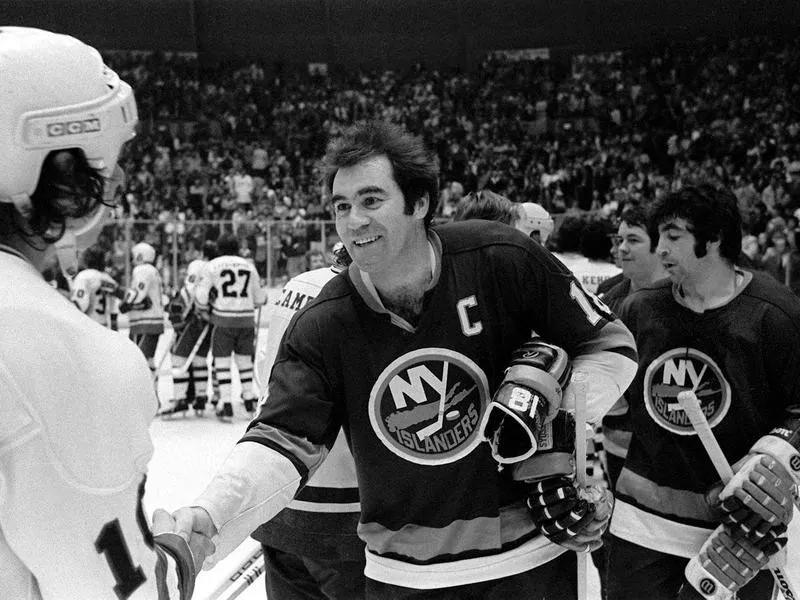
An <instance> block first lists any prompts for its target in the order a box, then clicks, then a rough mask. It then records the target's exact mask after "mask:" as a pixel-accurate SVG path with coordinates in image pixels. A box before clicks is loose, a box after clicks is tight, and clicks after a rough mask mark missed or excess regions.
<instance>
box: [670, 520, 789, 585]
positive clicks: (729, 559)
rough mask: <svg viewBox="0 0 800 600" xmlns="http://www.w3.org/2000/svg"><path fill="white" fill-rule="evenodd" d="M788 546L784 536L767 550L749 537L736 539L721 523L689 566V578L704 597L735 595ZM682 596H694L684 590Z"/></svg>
mask: <svg viewBox="0 0 800 600" xmlns="http://www.w3.org/2000/svg"><path fill="white" fill-rule="evenodd" d="M785 545H786V538H782V539H781V540H780V541H779V543H776V544H775V545H774V546H773V548H771V549H770V551H769V552H765V551H764V550H762V549H760V548H757V547H756V546H754V545H753V544H751V543H750V542H749V541H748V540H745V539H741V538H739V539H735V538H734V537H733V536H732V535H731V534H730V533H729V532H728V531H727V528H726V526H724V525H720V526H719V527H718V528H717V529H716V530H714V533H712V534H711V536H710V537H709V538H708V540H706V542H705V543H704V544H703V547H702V548H700V554H699V555H698V556H696V557H695V558H693V559H692V560H690V561H689V564H687V565H686V569H685V575H686V580H687V581H688V582H689V584H691V586H692V587H693V588H694V589H695V590H696V591H697V592H698V593H699V595H700V597H702V598H710V599H712V600H726V599H728V598H732V597H733V595H734V594H735V593H736V592H737V591H738V590H740V589H741V588H742V587H743V586H744V585H746V584H747V583H748V582H749V581H750V580H751V579H753V577H755V576H756V575H757V574H758V572H759V571H760V570H761V569H762V568H764V567H766V566H767V563H768V562H769V559H770V557H771V556H772V554H775V553H776V552H778V551H779V550H780V549H781V548H782V547H783V546H785ZM687 591H688V590H687ZM679 597H680V598H691V597H692V595H691V594H686V593H682V594H680V595H679ZM695 597H696V596H695Z"/></svg>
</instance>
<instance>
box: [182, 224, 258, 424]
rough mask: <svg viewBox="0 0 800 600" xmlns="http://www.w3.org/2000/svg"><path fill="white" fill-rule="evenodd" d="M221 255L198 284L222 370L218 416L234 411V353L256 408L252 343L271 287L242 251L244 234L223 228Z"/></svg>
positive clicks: (248, 405)
mask: <svg viewBox="0 0 800 600" xmlns="http://www.w3.org/2000/svg"><path fill="white" fill-rule="evenodd" d="M217 253H218V254H219V256H217V258H215V259H213V260H211V261H209V263H208V264H207V265H206V266H205V268H204V269H203V270H202V271H201V276H200V277H199V279H198V281H197V283H196V284H195V300H196V302H197V307H198V308H199V309H200V310H201V311H203V313H204V314H205V315H206V318H207V319H208V320H209V322H210V323H211V324H212V325H213V326H214V333H213V335H212V338H211V353H212V354H213V356H214V370H215V371H216V373H217V380H218V381H219V391H220V405H221V406H219V407H218V408H217V416H218V417H220V418H222V419H226V420H227V419H230V418H232V417H233V402H232V399H231V355H232V356H233V360H234V361H235V362H236V370H237V371H238V372H239V382H240V383H241V389H242V404H243V405H244V409H245V411H246V412H247V413H249V414H254V413H255V408H256V396H255V394H254V393H253V355H254V351H253V344H254V342H255V329H254V328H255V313H256V308H257V307H259V306H261V305H262V304H264V303H266V301H267V290H266V289H265V288H262V287H261V285H260V283H259V277H258V272H257V271H256V268H255V266H254V265H253V263H252V262H251V261H249V260H247V259H245V258H242V257H241V256H239V240H238V238H237V237H236V236H235V235H233V234H228V233H225V234H222V235H221V236H220V237H219V239H218V240H217Z"/></svg>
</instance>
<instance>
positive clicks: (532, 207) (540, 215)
mask: <svg viewBox="0 0 800 600" xmlns="http://www.w3.org/2000/svg"><path fill="white" fill-rule="evenodd" d="M519 211H520V218H519V220H518V221H517V222H516V223H515V224H514V227H516V228H517V229H519V230H520V231H521V232H522V233H524V234H525V235H529V236H530V237H531V238H533V239H534V240H536V241H537V242H539V243H540V244H541V245H542V246H544V245H545V244H546V243H547V239H548V238H549V237H550V234H551V233H553V230H554V229H555V223H554V222H553V217H551V216H550V213H549V212H547V211H546V210H545V208H544V207H543V206H542V205H540V204H536V203H535V202H523V203H522V204H520V205H519Z"/></svg>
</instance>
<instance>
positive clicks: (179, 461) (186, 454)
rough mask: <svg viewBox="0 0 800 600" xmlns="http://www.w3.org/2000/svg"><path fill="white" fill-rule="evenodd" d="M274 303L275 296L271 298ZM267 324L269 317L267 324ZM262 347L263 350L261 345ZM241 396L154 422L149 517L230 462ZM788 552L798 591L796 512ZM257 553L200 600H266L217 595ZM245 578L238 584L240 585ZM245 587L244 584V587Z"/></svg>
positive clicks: (202, 580) (164, 382) (211, 580)
mask: <svg viewBox="0 0 800 600" xmlns="http://www.w3.org/2000/svg"><path fill="white" fill-rule="evenodd" d="M270 297H271V298H274V295H273V294H272V293H271V294H270ZM267 319H268V315H267V311H266V310H265V311H264V315H263V316H262V321H263V322H266V320H267ZM166 338H167V336H166V335H165V336H162V339H161V340H160V342H159V348H158V350H157V351H156V358H157V359H158V358H159V357H160V356H162V352H164V350H165V345H166V342H167V340H166ZM259 341H260V342H265V341H266V329H262V330H261V335H260V336H259ZM259 345H260V344H259ZM169 368H170V364H169V358H167V359H166V361H165V363H164V364H163V366H162V370H161V373H162V376H161V377H160V378H159V391H160V393H161V395H162V398H164V397H167V398H168V397H170V396H171V392H172V381H171V379H170V376H169ZM238 395H239V388H238V382H237V381H236V376H235V375H234V383H233V397H234V418H233V422H231V423H223V422H221V421H219V420H217V419H216V417H214V415H213V411H212V410H211V407H210V405H209V409H208V410H206V412H205V415H204V416H201V417H198V416H195V415H194V412H193V411H189V412H187V413H185V416H180V415H178V416H173V417H170V418H165V419H155V420H154V421H153V424H152V426H151V434H152V438H153V443H154V446H155V454H154V456H153V460H152V462H151V463H150V469H149V475H148V480H147V491H146V495H145V506H146V509H147V511H148V514H152V511H153V510H154V509H156V508H164V509H167V510H169V511H172V510H175V509H177V508H179V507H181V506H184V505H186V504H188V503H189V502H191V500H192V499H193V498H194V497H195V496H197V495H198V494H199V493H200V492H201V491H202V490H203V488H204V487H205V485H206V483H207V482H208V481H209V479H210V478H211V476H212V474H213V473H214V471H215V470H216V469H217V467H218V466H219V465H220V464H221V463H222V461H223V460H224V459H225V457H226V455H227V454H228V452H229V451H230V449H231V448H232V447H233V445H234V444H235V443H236V442H237V441H238V439H239V438H240V437H241V435H242V434H243V433H244V430H245V427H246V426H247V423H248V417H247V415H246V413H245V412H244V409H243V407H242V405H241V403H237V402H236V399H237V398H238ZM789 539H790V543H789V546H788V550H789V552H788V556H789V564H788V566H787V568H786V570H787V572H788V574H789V577H790V579H791V580H792V583H793V585H794V587H795V589H797V590H800V519H798V517H797V511H795V519H794V521H793V523H792V525H791V527H790V529H789ZM257 548H258V545H257V544H256V543H255V542H254V541H253V540H248V541H247V542H246V543H245V544H243V545H242V547H240V548H239V549H237V550H236V551H234V552H233V553H232V554H231V555H230V556H229V557H228V558H226V559H225V560H223V561H222V562H221V563H220V564H219V565H217V566H216V567H215V568H214V569H212V570H210V571H203V572H202V573H201V574H200V575H199V577H198V579H197V588H196V591H195V596H194V597H195V599H196V600H212V599H213V600H216V599H217V598H225V600H228V598H231V597H236V598H239V599H240V600H264V599H265V598H266V592H265V591H264V579H263V575H261V576H260V577H259V578H258V579H257V580H255V581H253V583H251V584H249V585H246V586H245V587H244V590H243V591H242V592H241V593H240V594H239V595H238V596H225V595H222V596H218V595H217V594H215V593H214V592H215V590H217V589H218V588H219V587H220V586H226V585H227V584H226V581H227V580H228V578H229V577H230V576H231V575H233V574H235V573H236V571H237V568H238V566H239V565H241V564H242V563H243V562H245V561H246V560H247V558H248V557H249V556H250V555H251V554H252V552H253V551H254V550H255V549H257ZM241 581H242V577H241V576H240V577H238V579H237V582H239V584H241ZM241 585H243V584H241ZM587 600H600V586H599V582H598V579H597V573H596V572H595V571H594V569H593V567H592V563H591V561H589V585H588V598H587Z"/></svg>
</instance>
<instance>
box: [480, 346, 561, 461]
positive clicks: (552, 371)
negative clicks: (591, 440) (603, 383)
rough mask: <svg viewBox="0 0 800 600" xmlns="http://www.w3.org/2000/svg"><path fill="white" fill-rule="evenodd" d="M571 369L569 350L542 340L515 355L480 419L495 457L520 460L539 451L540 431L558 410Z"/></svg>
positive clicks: (505, 459)
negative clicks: (538, 439) (567, 351)
mask: <svg viewBox="0 0 800 600" xmlns="http://www.w3.org/2000/svg"><path fill="white" fill-rule="evenodd" d="M571 372H572V366H571V364H570V360H569V356H568V355H567V353H566V351H565V350H563V349H562V348H559V347H558V346H554V345H552V344H547V343H545V342H544V341H543V340H542V339H541V338H533V339H531V340H529V341H527V342H525V344H523V345H522V346H521V347H520V348H519V349H518V350H516V351H515V352H514V353H513V354H512V356H511V363H510V365H509V367H508V369H506V372H505V376H504V377H503V381H501V382H500V386H499V387H498V389H497V392H495V394H494V396H493V397H492V401H491V403H490V404H489V407H488V409H487V410H486V414H485V415H484V417H483V421H482V422H481V433H482V435H483V437H484V438H485V439H486V440H487V441H488V442H489V444H490V446H491V448H492V455H493V456H494V458H495V460H497V461H498V462H499V463H501V464H502V463H516V462H519V461H522V460H525V459H526V458H529V457H530V456H532V455H533V454H534V453H535V452H536V450H537V448H538V446H539V443H538V441H537V438H538V437H539V433H540V431H541V430H542V427H543V425H544V424H545V423H547V422H549V421H551V420H552V419H553V418H554V417H555V415H556V414H557V411H558V409H559V407H560V406H561V399H562V394H563V390H564V387H565V386H566V384H567V382H568V381H569V378H570V374H571Z"/></svg>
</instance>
